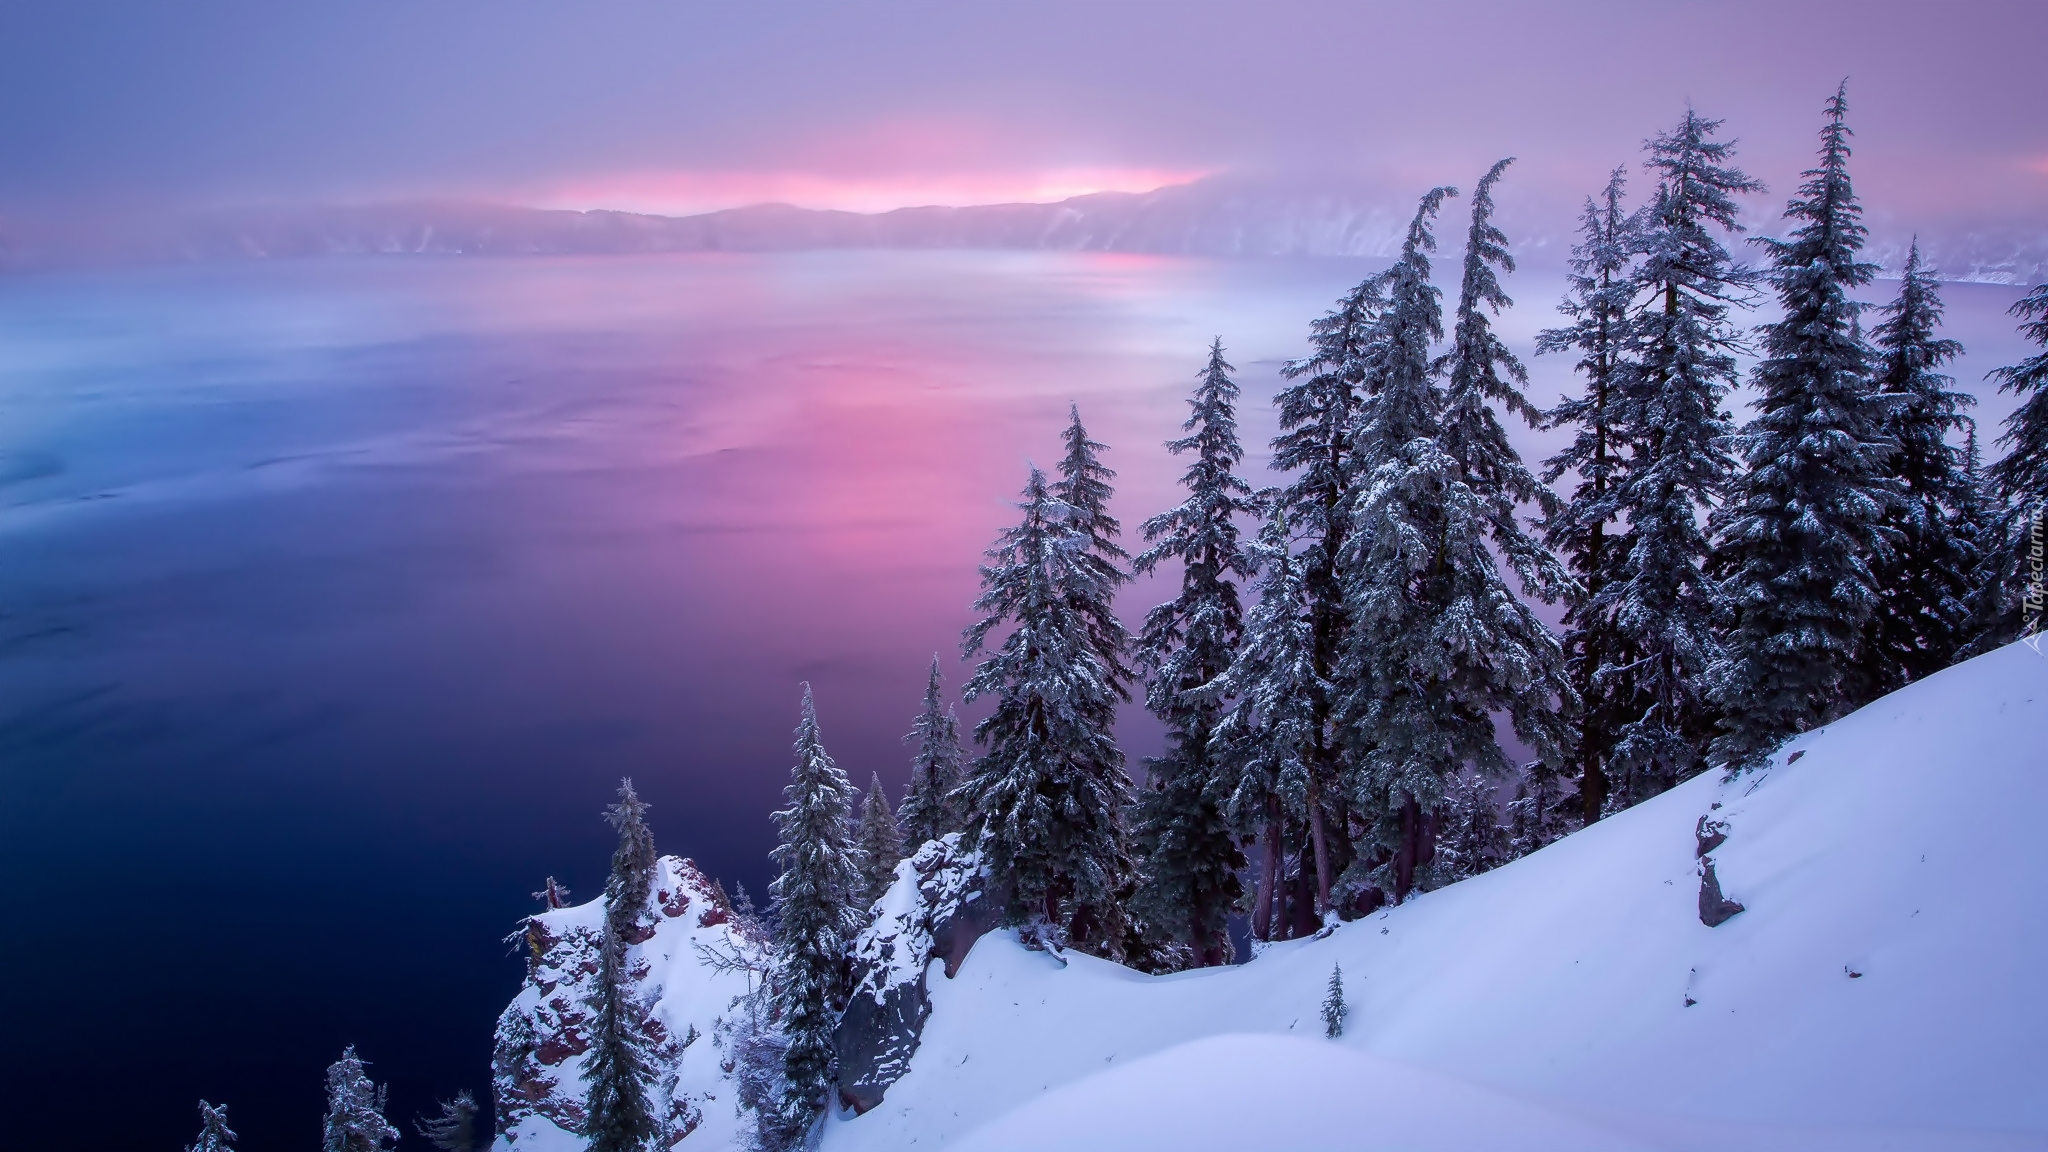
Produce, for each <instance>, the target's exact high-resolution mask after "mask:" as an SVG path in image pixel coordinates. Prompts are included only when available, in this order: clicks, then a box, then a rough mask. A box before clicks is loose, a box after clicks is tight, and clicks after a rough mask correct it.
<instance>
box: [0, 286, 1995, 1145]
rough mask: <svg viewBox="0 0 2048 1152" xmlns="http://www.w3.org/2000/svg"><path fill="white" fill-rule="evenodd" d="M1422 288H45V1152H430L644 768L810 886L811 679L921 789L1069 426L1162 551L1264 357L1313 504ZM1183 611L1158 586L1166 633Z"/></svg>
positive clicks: (750, 878)
mask: <svg viewBox="0 0 2048 1152" xmlns="http://www.w3.org/2000/svg"><path fill="white" fill-rule="evenodd" d="M1452 259H1454V257H1452ZM1447 264H1449V261H1448V260H1446V261H1444V262H1442V263H1441V264H1440V267H1439V278H1440V281H1441V280H1444V279H1445V278H1446V276H1447V274H1449V273H1454V271H1455V266H1454V265H1450V266H1449V267H1446V266H1444V265H1447ZM1374 267H1377V264H1376V263H1367V262H1353V261H1343V260H1316V261H1298V262H1286V261H1236V262H1222V261H1204V260H1190V259H1169V258H1153V257H1133V256H1106V255H1074V254H1036V253H1031V254H1023V253H805V254H787V255H749V256H727V255H696V256H686V257H669V258H653V259H611V260H590V261H581V260H489V261H464V260H447V261H433V260H405V259H400V260H390V261H382V260H359V261H357V260H337V261H326V262H309V263H297V264H275V265H254V264H252V265H240V266H215V267H203V268H178V269H161V270H149V271H135V272H123V273H94V274H65V275H54V274H52V275H38V276H27V277H15V278H11V279H5V280H0V874H4V875H5V876H7V877H8V879H9V880H10V881H11V883H12V884H13V886H14V889H15V891H16V897H15V900H16V904H15V907H16V911H15V913H14V914H12V915H11V916H9V917H8V918H7V926H6V927H5V929H0V932H4V938H0V981H4V982H5V985H6V986H7V987H10V988H13V989H14V990H15V999H14V1002H13V1003H12V1004H11V1005H10V1006H9V1009H8V1013H7V1022H6V1024H5V1026H4V1028H0V1082H4V1083H6V1084H8V1085H9V1087H10V1090H11V1093H12V1094H13V1097H14V1099H16V1100H17V1101H19V1102H21V1107H20V1108H18V1109H16V1110H15V1112H14V1115H13V1116H12V1117H11V1118H10V1122H9V1123H10V1128H11V1130H12V1133H13V1140H14V1142H15V1143H16V1144H17V1146H21V1147H53V1148H54V1147H68V1148H92V1149H100V1148H104V1149H142V1148H175V1147H182V1146H183V1144H184V1143H186V1142H188V1141H189V1140H190V1139H191V1136H192V1134H193V1132H194V1131H195V1130H196V1119H197V1117H196V1113H195V1111H194V1105H195V1103H196V1101H197V1100H198V1099H199V1098H200V1097H202V1096H203V1097H205V1098H207V1099H209V1100H212V1101H215V1102H220V1101H226V1102H227V1103H228V1104H229V1105H230V1107H231V1109H232V1112H231V1115H232V1117H233V1122H234V1125H235V1127H236V1128H238V1129H239V1130H240V1131H241V1132H242V1133H243V1135H244V1137H245V1139H244V1141H243V1145H242V1146H243V1147H244V1148H245V1149H248V1150H249V1152H271V1150H273V1149H275V1150H280V1152H282V1150H285V1149H290V1148H304V1147H310V1146H312V1145H313V1144H314V1143H315V1141H316V1140H317V1138H318V1123H319V1114H320V1110H321V1099H322V1088H321V1074H322V1069H323V1068H324V1066H325V1065H326V1064H327V1062H329V1061H331V1060H333V1059H334V1058H335V1057H336V1056H337V1055H338V1054H339V1053H340V1051H341V1048H342V1046H343V1045H344V1044H349V1043H353V1044H355V1045H357V1046H358V1047H359V1049H360V1050H361V1051H362V1053H363V1054H364V1055H365V1056H366V1057H367V1058H369V1059H370V1060H372V1061H373V1062H374V1064H373V1068H372V1074H373V1075H374V1076H375V1077H376V1078H377V1079H378V1080H379V1081H389V1082H390V1083H391V1084H392V1086H393V1087H392V1101H391V1102H392V1115H393V1118H394V1119H395V1120H398V1121H399V1122H400V1123H401V1126H402V1127H404V1128H405V1129H406V1131H407V1137H406V1140H405V1142H404V1143H405V1145H412V1144H416V1143H419V1141H418V1139H417V1138H416V1137H414V1136H412V1135H411V1134H410V1120H411V1118H412V1117H413V1116H414V1115H416V1114H419V1113H422V1112H426V1111H428V1110H430V1109H431V1107H432V1099H433V1098H434V1097H436V1096H442V1097H445V1096H448V1095H451V1094H453V1093H454V1092H455V1091H456V1090H458V1089H460V1088H464V1087H469V1088H472V1089H474V1090H476V1091H478V1092H479V1094H482V1093H483V1092H484V1091H485V1090H486V1089H487V1088H488V1084H489V1067H488V1061H489V1051H490V1033H491V1027H492V1024H493V1021H494V1019H495V1017H496V1014H497V1012H498V1010H499V1009H500V1008H501V1007H502V1006H503V1004H504V1003H505V1001H506V999H507V998H508V997H509V996H510V995H511V993H512V992H513V990H514V989H515V988H516V986H517V984H518V981H519V979H520V976H521V971H522V969H521V964H520V961H519V960H518V959H517V958H516V957H514V956H513V955H511V954H510V952H509V949H508V948H507V946H506V945H505V944H504V943H503V942H502V938H503V937H504V936H505V935H506V933H508V932H510V931H512V930H513V929H514V928H515V927H516V924H517V920H518V918H519V916H520V915H521V914H522V913H523V912H525V911H526V910H528V909H530V908H532V907H534V902H533V901H532V900H531V899H530V897H529V896H528V893H530V892H532V891H533V890H534V889H536V888H538V887H540V886H541V883H542V881H543V879H544V878H545V877H546V876H547V875H549V874H553V875H555V876H557V877H560V878H561V879H563V880H564V881H566V882H567V883H568V884H569V885H570V886H571V887H572V888H573V889H574V890H575V892H576V893H577V894H578V895H579V897H587V896H591V895H595V894H596V893H597V892H598V891H599V890H600V889H601V887H602V880H603V876H604V873H605V870H606V867H607V864H608V859H609V854H610V848H611V843H610V836H609V833H608V829H606V828H605V826H604V825H603V824H602V822H601V821H600V819H599V810H600V809H601V808H602V807H603V806H604V805H605V804H606V803H607V802H609V800H610V798H611V793H612V790H613V788H614V787H615V786H616V783H617V780H618V778H619V777H620V776H622V775H630V776H632V777H633V778H634V779H635V781H636V783H637V784H638V786H639V787H640V790H641V792H642V794H643V795H644V796H646V797H647V798H648V799H649V800H650V801H651V802H652V803H653V805H654V810H653V822H654V828H655V833H656V838H657V843H658V845H659V846H660V848H661V849H662V850H663V851H667V852H677V853H682V854H686V855H690V856H692V857H694V858H695V859H696V860H697V861H698V862H699V863H700V864H702V865H703V866H704V867H705V868H706V869H707V870H708V871H710V872H712V873H713V874H716V875H718V876H721V877H723V878H725V880H726V881H727V883H728V884H731V883H733V882H741V883H744V884H745V885H746V886H747V887H748V888H749V889H751V890H753V891H754V892H755V893H757V894H758V893H760V892H761V891H762V889H763V887H764V886H765V881H766V879H767V876H768V862H767V859H766V853H767V850H768V848H769V846H770V843H771V833H770V828H769V823H768V812H769V811H770V809H771V808H772V807H773V806H774V805H775V803H776V802H777V801H778V799H779V796H780V789H781V787H782V785H783V783H784V782H785V781H786V779H787V771H788V765H789V756H788V749H789V743H790V730H791V728H792V727H793V726H794V724H795V722H796V709H797V697H798V687H797V686H798V683H799V682H800V681H805V680H808V681H810V682H811V683H813V684H814V685H815V687H816V691H817V697H818V709H819V715H820V719H821V722H822V725H823V729H824V734H825V738H826V742H827V746H828V748H829V749H830V750H831V751H832V752H833V754H834V755H835V756H836V758H837V759H838V760H839V762H840V764H841V765H842V766H843V767H844V768H846V769H847V771H848V773H849V774H850V775H851V776H852V777H853V778H854V780H855V782H856V783H857V784H860V785H862V786H865V785H866V783H867V781H868V779H869V776H870V774H871V773H875V772H879V773H880V774H881V776H882V778H883V780H884V781H885V783H886V784H887V785H888V787H889V788H890V789H891V793H892V796H893V795H894V794H895V792H896V791H897V790H898V789H899V788H900V786H901V783H902V780H903V778H904V775H905V762H906V753H907V750H906V748H905V747H904V746H903V745H902V743H901V742H900V738H901V735H902V733H903V732H905V731H906V730H907V729H908V726H909V721H910V718H911V716H912V714H913V713H914V711H915V710H916V707H917V704H918V701H919V696H920V692H921V689H922V684H923V678H924V674H925V668H926V666H927V663H928V661H929V660H930V658H931V656H932V654H933V653H934V652H938V653H940V654H941V656H942V661H943V663H944V665H945V668H946V675H947V678H948V683H949V687H951V688H957V686H958V684H959V683H960V681H961V679H962V678H963V677H962V671H963V668H962V666H961V665H960V663H959V661H958V641H959V634H960V629H961V628H962V627H963V626H964V625H966V624H967V623H968V622H969V613H968V604H969V602H970V601H971V600H972V598H973V596H974V593H975V586H976V575H975V565H976V562H977V560H978V558H979V555H980V553H981V550H982V549H983V548H984V547H985V546H986V545H987V544H988V543H989V542H990V540H991V539H992V538H993V536H994V534H995V532H996V531H997V529H998V528H999V527H1001V526H1002V525H1004V524H1006V523H1008V522H1009V521H1010V520H1011V518H1012V509H1011V508H1010V506H1009V505H1008V503H1007V501H1009V500H1010V499H1012V498H1013V497H1014V495H1015V493H1016V492H1017V490H1018V488H1019V487H1020V486H1021V484H1022V482H1023V479H1024V470H1025V466H1026V465H1025V462H1026V461H1027V460H1036V461H1038V462H1040V463H1041V464H1044V465H1047V466H1050V465H1052V464H1054V463H1056V462H1057V460H1058V458H1059V455H1060V444H1059V439H1058V434H1059V432H1060V430H1061V428H1062V427H1063V425H1064V422H1065V416H1066V410H1067V406H1068V404H1069V403H1070V402H1074V403H1078V404H1079V405H1080V409H1081V412H1082V415H1083V417H1084V419H1085V420H1086V421H1087V423H1088V426H1089V428H1090V431H1091V432H1092V433H1093V434H1094V435H1095V437H1096V438H1097V439H1099V440H1103V441H1106V442H1107V443H1109V444H1110V445H1111V451H1110V453H1109V454H1108V457H1107V460H1108V462H1109V463H1110V464H1111V466H1113V467H1115V468H1117V469H1119V470H1120V471H1121V473H1122V477H1121V480H1120V490H1119V494H1118V500H1117V503H1116V509H1115V510H1116V511H1117V513H1118V514H1119V515H1120V516H1121V517H1122V519H1123V521H1124V523H1125V525H1126V527H1127V531H1135V526H1136V524H1137V523H1139V522H1140V521H1142V520H1143V519H1144V518H1145V517H1146V516H1148V515H1151V514H1153V513H1155V512H1158V511H1160V510H1163V509H1164V508H1166V507H1167V506H1169V504H1170V503H1171V502H1173V501H1174V499H1175V496H1174V492H1175V488H1174V485H1175V482H1176V480H1177V477H1178V475H1179V473H1180V471H1181V467H1182V465H1181V464H1180V463H1179V462H1176V461H1175V460H1173V459H1172V458H1171V457H1169V456H1168V455H1167V453H1166V452H1165V451H1164V450H1163V449H1162V448H1161V447H1160V444H1161V442H1162V441H1163V440H1165V439H1167V438H1168V437H1170V436H1172V435H1175V434H1177V429H1178V426H1179V423H1180V421H1181V420H1182V419H1183V418H1184V416H1185V412H1186V409H1185V405H1184V403H1183V398H1184V397H1185V395H1186V393H1187V390H1188V388H1189V387H1190V386H1191V385H1192V384H1193V382H1194V378H1195V373H1196V371H1197V370H1198V369H1199V368H1200V367H1201V366H1202V364H1203V362H1204V358H1205V350H1206V346H1207V344H1208V341H1209V340H1210V339H1211V338H1212V337H1214V336H1218V335H1221V336H1222V337H1223V339H1224V342H1225V344H1226V346H1227V347H1228V348H1229V350H1230V352H1229V355H1230V357H1231V359H1232V360H1233V361H1234V362H1235V363H1236V364H1237V365H1238V368H1239V370H1240V371H1239V381H1240V383H1241V384H1242V385H1243V386H1244V390H1245V401H1244V406H1243V418H1244V423H1245V441H1246V443H1247V445H1248V446H1249V447H1250V448H1252V449H1253V453H1254V458H1253V460H1252V461H1251V462H1250V464H1249V472H1250V474H1251V475H1252V478H1253V480H1254V482H1255V483H1267V482H1269V480H1268V477H1269V476H1270V474H1269V473H1267V472H1266V471H1265V467H1264V466H1265V456H1264V451H1263V449H1264V445H1265V442H1266V441H1267V439H1268V438H1269V437H1270V436H1271V434H1272V431H1273V428H1272V418H1271V414H1270V408H1269V406H1268V404H1267V400H1268V398H1269V397H1270V396H1271V395H1272V392H1273V390H1274V386H1275V382H1276V381H1277V379H1278V372H1279V366H1280V363H1281V361H1282V360H1284V359H1285V358H1287V357H1291V356H1295V355H1299V354H1300V353H1301V351H1302V350H1303V347H1304V337H1305V333H1306V330H1307V324H1308V321H1309V320H1310V319H1311V318H1313V317H1314V316H1316V315H1317V314H1319V313H1320V312H1322V311H1323V310H1325V309H1326V308H1327V307H1328V306H1329V305H1330V303H1331V302H1332V301H1333V300H1334V299H1335V298H1336V297H1337V296H1338V295H1339V294H1340V293H1342V292H1343V291H1344V290H1345V289H1346V288H1347V287H1349V286H1350V285H1351V284H1353V283H1355V282H1356V281H1357V280H1358V279H1359V278H1360V277H1361V276H1363V275H1364V274H1365V273H1367V272H1368V271H1370V270H1372V269H1373V268H1374ZM1520 280H1521V282H1516V281H1511V282H1510V290H1511V291H1512V292H1514V293H1515V294H1516V295H1517V296H1518V297H1519V298H1520V299H1521V300H1522V301H1523V304H1522V306H1521V307H1520V308H1518V309H1516V310H1515V311H1513V312H1511V313H1510V314H1509V315H1508V316H1507V317H1506V318H1505V319H1504V321H1503V328H1504V330H1505V331H1506V332H1507V334H1508V336H1509V337H1510V340H1511V342H1512V343H1514V344H1515V345H1516V346H1517V347H1518V348H1520V349H1522V350H1523V351H1524V352H1525V353H1526V350H1527V349H1528V347H1529V345H1530V340H1531V337H1532V336H1533V332H1534V330H1535V329H1536V328H1538V327H1541V326H1544V325H1546V324H1549V323H1552V322H1553V318H1554V315H1555V314H1554V313H1553V312H1552V311H1551V306H1552V304H1553V303H1554V301H1555V300H1556V298H1557V294H1558V293H1557V289H1558V281H1557V279H1556V278H1555V277H1554V276H1552V277H1549V278H1547V279H1544V278H1538V277H1523V278H1520ZM1892 287H1893V286H1890V285H1886V284H1883V283H1880V285H1879V286H1878V294H1879V295H1880V296H1888V295H1889V293H1890V291H1891V289H1892ZM2018 294H2019V293H2018V290H2016V289H2009V288H1995V287H1980V286H1953V287H1952V288H1951V289H1950V293H1949V299H1950V309H1951V320H1952V322H1953V323H1952V329H1953V334H1955V335H1957V336H1959V337H1960V338H1962V339H1964V340H1966V341H1970V342H1972V346H1973V355H1972V356H1971V358H1970V360H1969V362H1967V363H1966V364H1964V365H1962V366H1960V367H1959V369H1958V371H1957V375H1958V377H1959V378H1960V379H1962V380H1964V381H1966V382H1974V381H1976V380H1977V379H1978V378H1979V377H1980V376H1981V374H1982V371H1983V370H1984V369H1985V368H1988V367H1990V366H1993V365H1995V364H1999V363H2009V362H2010V361H2011V358H2012V356H2014V355H2017V354H2019V344H2018V342H2017V340H2016V338H2015V337H2014V336H2013V335H2012V328H2011V322H2010V321H2009V320H2007V319H2005V318H2004V317H2003V316H2002V314H2001V312H2002V309H2003V308H2004V307H2005V306H2006V305H2008V304H2009V303H2010V302H2011V301H2012V300H2013V299H2015V298H2017V296H2018ZM1555 359H1556V358H1546V359H1545V361H1543V362H1537V363H1536V364H1534V365H1533V367H1535V368H1536V369H1537V370H1538V373H1537V383H1536V385H1535V387H1534V388H1532V393H1533V394H1534V396H1535V398H1536V399H1538V400H1539V402H1543V403H1548V402H1550V401H1551V400H1552V399H1554V397H1555V394H1556V392H1557V390H1558V387H1559V386H1560V385H1561V383H1562V382H1563V379H1564V377H1563V375H1562V374H1563V373H1564V371H1565V370H1566V365H1564V364H1562V363H1553V362H1551V361H1554V360H1555ZM1988 407H1989V411H1987V412H1985V413H1983V415H1984V416H1985V417H1986V418H1987V419H1989V418H1995V417H1996V416H1997V415H2000V414H2002V413H2003V412H2004V411H2006V410H2007V409H2008V408H2009V405H1994V406H1988ZM1552 439H1553V437H1551V436H1549V435H1536V434H1527V435H1522V442H1523V446H1524V448H1525V451H1528V452H1531V453H1541V452H1543V451H1545V450H1546V449H1547V448H1548V447H1549V442H1550V441H1551V440H1552ZM1160 591H1161V590H1160V589H1159V588H1157V587H1148V586H1142V585H1141V586H1139V587H1137V588H1135V589H1134V590H1132V591H1131V592H1130V593H1129V594H1127V597H1126V600H1125V602H1124V607H1125V615H1126V617H1127V619H1130V620H1132V621H1133V622H1135V620H1136V619H1137V618H1138V616H1139V615H1140V614H1141V613H1142V611H1143V609H1144V607H1145V606H1147V605H1149V604H1151V603H1152V602H1154V601H1155V600H1156V599H1158V598H1159V594H1160ZM1124 737H1125V743H1126V747H1127V749H1128V750H1129V751H1130V752H1131V754H1132V755H1133V758H1134V761H1135V758H1136V757H1137V756H1141V755H1144V754H1146V753H1148V752H1150V751H1153V750H1154V749H1155V748H1156V745H1157V740H1158V735H1157V730H1156V728H1154V727H1153V726H1152V725H1151V724H1150V723H1149V721H1148V720H1147V719H1146V718H1144V717H1143V716H1142V715H1137V716H1130V717H1127V720H1126V723H1125V725H1124Z"/></svg>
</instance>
